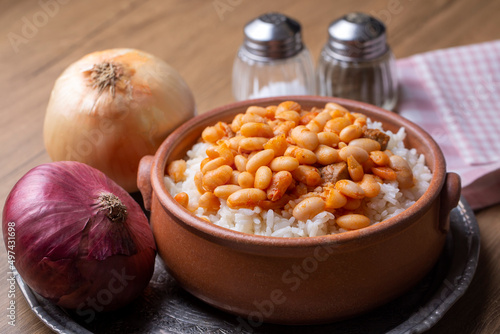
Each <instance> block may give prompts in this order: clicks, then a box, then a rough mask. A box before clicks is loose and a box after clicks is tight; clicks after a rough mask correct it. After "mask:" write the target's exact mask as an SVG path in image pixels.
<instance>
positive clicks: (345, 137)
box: [339, 124, 363, 143]
mask: <svg viewBox="0 0 500 334" xmlns="http://www.w3.org/2000/svg"><path fill="white" fill-rule="evenodd" d="M362 134H363V130H362V129H361V127H360V126H358V125H355V124H352V125H348V126H346V127H345V128H343V129H342V131H340V133H339V137H340V140H342V141H343V142H344V143H349V142H350V141H352V140H354V139H358V138H359V137H361V135H362Z"/></svg>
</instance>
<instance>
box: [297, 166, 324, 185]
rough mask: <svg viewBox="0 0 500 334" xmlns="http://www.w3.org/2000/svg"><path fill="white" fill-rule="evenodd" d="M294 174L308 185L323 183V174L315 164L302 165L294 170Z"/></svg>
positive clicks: (298, 179)
mask: <svg viewBox="0 0 500 334" xmlns="http://www.w3.org/2000/svg"><path fill="white" fill-rule="evenodd" d="M292 176H293V178H294V179H295V180H297V181H299V182H301V183H303V184H305V185H306V186H308V187H315V186H317V185H318V184H320V183H321V175H320V174H319V171H318V169H317V168H316V167H314V166H306V165H300V166H298V167H297V168H296V169H294V170H293V171H292Z"/></svg>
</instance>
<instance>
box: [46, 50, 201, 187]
mask: <svg viewBox="0 0 500 334" xmlns="http://www.w3.org/2000/svg"><path fill="white" fill-rule="evenodd" d="M102 64H113V66H114V68H115V69H116V71H115V72H114V73H116V77H117V78H116V80H115V81H114V84H113V85H110V86H103V87H99V86H95V85H94V84H95V82H96V80H95V79H94V78H93V75H95V74H96V73H97V72H96V70H95V69H96V66H99V65H102ZM194 114H195V102H194V98H193V95H192V92H191V91H190V89H189V87H188V86H187V84H186V82H185V81H184V80H183V78H182V77H181V76H180V74H179V73H178V72H177V71H176V70H175V69H174V68H172V67H171V66H170V65H168V64H167V63H165V62H164V61H163V60H161V59H159V58H157V57H155V56H153V55H151V54H148V53H146V52H143V51H140V50H135V49H110V50H104V51H98V52H94V53H91V54H88V55H86V56H84V57H83V58H81V59H80V60H78V61H76V62H74V63H73V64H71V65H70V66H69V67H68V68H66V69H65V70H64V72H63V73H62V74H61V75H60V76H59V77H58V79H57V80H56V82H55V85H54V88H53V89H52V93H51V96H50V100H49V103H48V106H47V111H46V115H45V121H44V130H43V132H44V142H45V148H46V150H47V152H48V154H49V156H50V158H51V159H52V161H69V160H72V161H79V162H83V163H85V164H88V165H90V166H92V167H95V168H97V169H99V170H100V171H102V172H104V173H105V174H106V175H107V176H108V177H110V178H111V179H113V180H114V181H115V182H117V183H118V184H119V185H120V186H122V187H123V188H124V189H125V190H127V191H128V192H135V191H137V189H138V188H137V184H136V180H137V170H138V166H139V161H140V159H141V158H142V157H143V156H145V155H153V154H154V153H155V152H156V150H157V149H158V147H159V146H160V144H161V143H162V142H163V140H164V139H165V138H166V137H167V136H168V134H169V133H170V132H172V131H173V130H174V129H175V128H177V127H178V126H179V125H181V124H182V123H184V122H185V121H187V120H189V119H190V118H192V117H193V116H194Z"/></svg>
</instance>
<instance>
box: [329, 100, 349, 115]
mask: <svg viewBox="0 0 500 334" xmlns="http://www.w3.org/2000/svg"><path fill="white" fill-rule="evenodd" d="M325 109H328V110H339V111H342V112H343V114H345V113H346V112H349V110H347V109H346V108H345V107H342V106H341V105H340V104H338V103H335V102H328V103H327V104H326V105H325ZM343 114H342V115H343Z"/></svg>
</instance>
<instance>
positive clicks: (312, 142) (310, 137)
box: [290, 125, 319, 151]
mask: <svg viewBox="0 0 500 334" xmlns="http://www.w3.org/2000/svg"><path fill="white" fill-rule="evenodd" d="M290 137H291V138H292V139H293V141H295V143H296V144H297V146H300V147H303V148H306V149H308V150H311V151H314V150H315V149H316V147H318V145H319V140H318V135H317V134H316V133H315V132H313V131H311V130H309V129H308V128H306V127H305V126H302V125H299V126H297V127H296V128H294V129H293V130H292V131H291V133H290Z"/></svg>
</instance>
